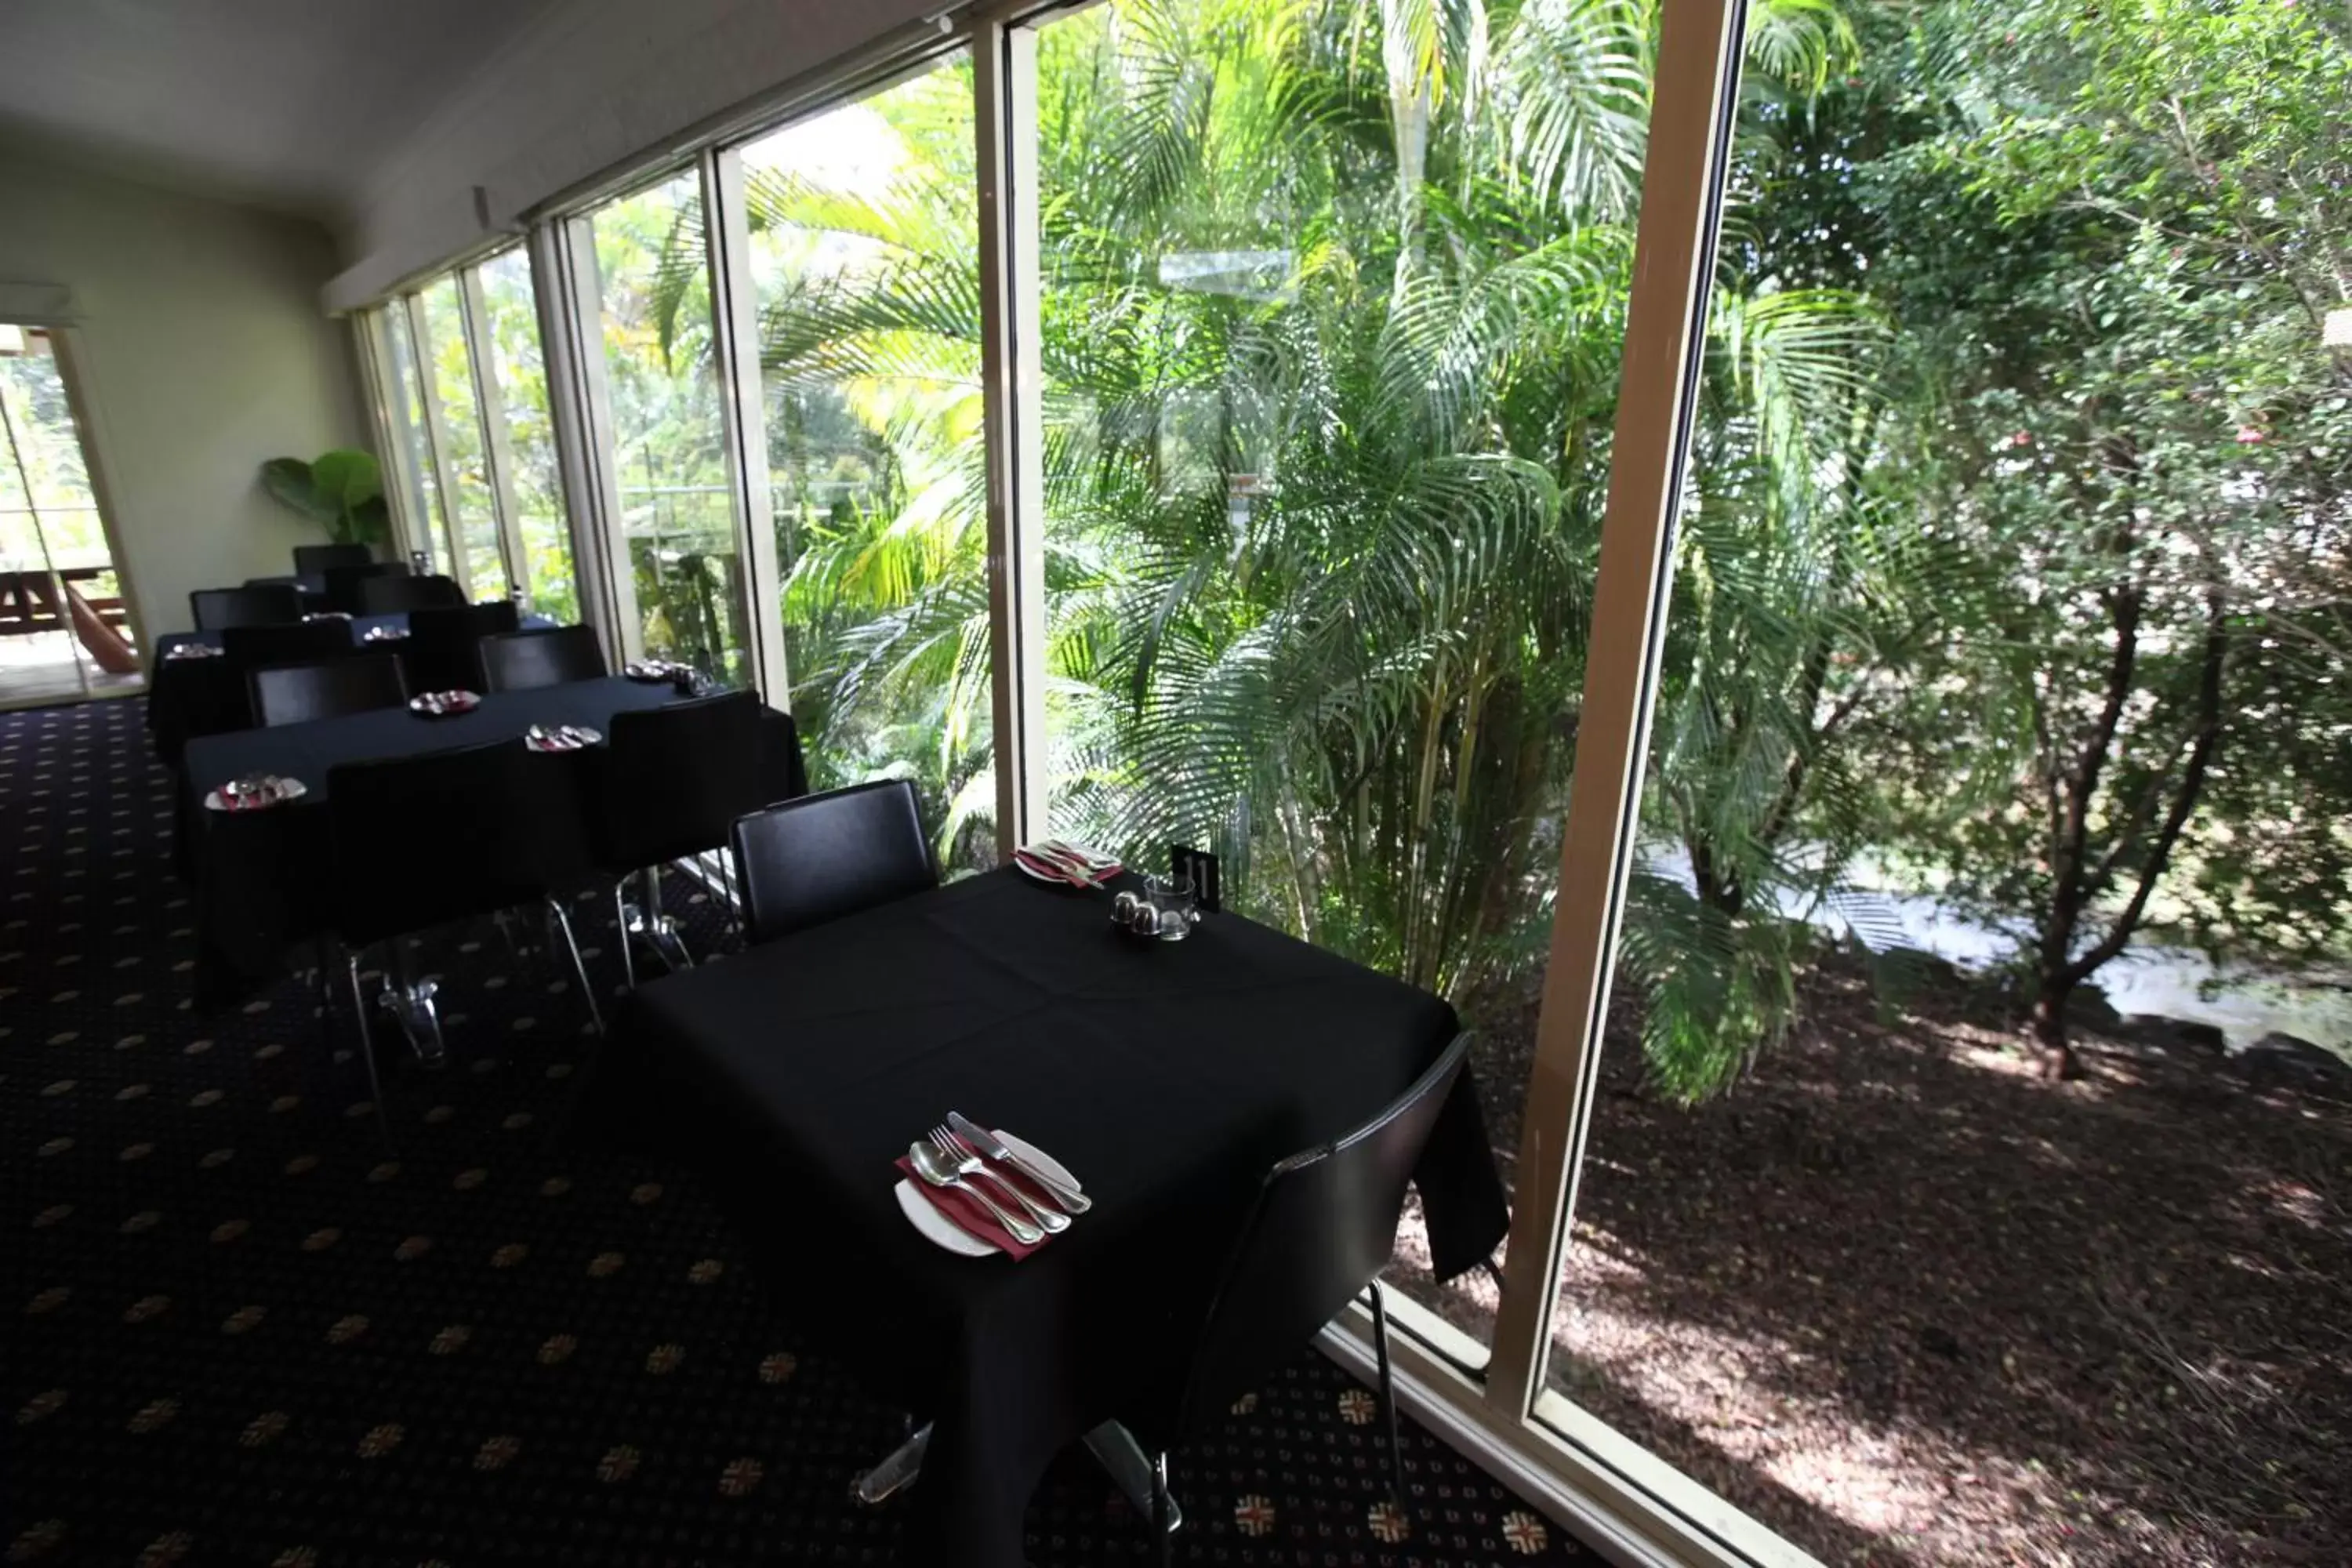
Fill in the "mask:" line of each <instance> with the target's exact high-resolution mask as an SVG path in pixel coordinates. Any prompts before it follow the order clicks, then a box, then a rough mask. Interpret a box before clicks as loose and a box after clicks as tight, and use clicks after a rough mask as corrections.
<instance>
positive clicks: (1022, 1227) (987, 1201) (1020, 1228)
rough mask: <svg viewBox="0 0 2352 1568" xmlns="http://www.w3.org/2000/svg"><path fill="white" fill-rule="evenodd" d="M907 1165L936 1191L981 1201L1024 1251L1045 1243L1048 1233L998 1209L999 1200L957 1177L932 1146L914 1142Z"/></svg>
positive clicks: (954, 1168)
mask: <svg viewBox="0 0 2352 1568" xmlns="http://www.w3.org/2000/svg"><path fill="white" fill-rule="evenodd" d="M907 1163H908V1164H909V1165H912V1166H913V1167H914V1168H915V1174H917V1175H919V1176H920V1177H922V1178H923V1180H924V1181H925V1182H927V1183H929V1184H930V1185H932V1186H935V1187H953V1188H954V1189H955V1190H956V1191H957V1192H960V1193H961V1194H964V1195H965V1196H967V1197H970V1198H973V1199H976V1200H978V1202H979V1204H980V1206H981V1207H982V1208H984V1209H986V1210H987V1211H988V1212H989V1213H990V1214H992V1215H995V1216H996V1223H997V1224H999V1225H1001V1226H1003V1227H1004V1234H1005V1235H1007V1236H1009V1237H1012V1238H1013V1240H1015V1241H1017V1242H1019V1243H1020V1244H1021V1245H1022V1246H1024V1247H1034V1246H1036V1245H1037V1244H1038V1243H1039V1242H1041V1241H1043V1240H1045V1232H1044V1231H1042V1230H1040V1229H1038V1228H1037V1227H1036V1226H1034V1225H1031V1224H1030V1223H1029V1222H1028V1221H1027V1220H1025V1219H1023V1218H1021V1217H1020V1216H1018V1215H1009V1214H1007V1213H1005V1212H1004V1211H1003V1209H1001V1208H999V1207H998V1206H997V1205H996V1200H995V1199H993V1198H992V1197H990V1196H989V1195H988V1194H986V1193H983V1192H982V1191H981V1190H980V1189H979V1188H978V1187H975V1186H973V1185H972V1184H971V1183H970V1182H967V1181H965V1180H964V1179H963V1177H962V1176H961V1174H959V1173H957V1170H956V1166H955V1163H954V1162H953V1161H951V1160H950V1159H949V1158H948V1157H947V1156H946V1155H945V1154H942V1153H940V1152H939V1151H938V1150H937V1149H935V1148H933V1147H932V1146H931V1145H930V1144H929V1143H925V1142H914V1143H909V1144H908V1145H907Z"/></svg>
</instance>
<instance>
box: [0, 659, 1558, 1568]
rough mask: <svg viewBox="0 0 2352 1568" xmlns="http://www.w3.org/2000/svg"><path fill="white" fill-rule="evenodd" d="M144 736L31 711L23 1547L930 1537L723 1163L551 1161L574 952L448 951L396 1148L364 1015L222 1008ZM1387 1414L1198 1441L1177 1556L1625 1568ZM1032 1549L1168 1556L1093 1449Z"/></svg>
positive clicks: (23, 1031)
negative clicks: (723, 1177)
mask: <svg viewBox="0 0 2352 1568" xmlns="http://www.w3.org/2000/svg"><path fill="white" fill-rule="evenodd" d="M171 829H172V802H171V781H170V779H169V776H168V775H167V774H166V773H164V772H163V769H162V768H161V767H160V766H158V765H157V764H156V763H155V762H154V760H153V757H152V753H151V752H150V750H149V748H148V745H147V742H146V737H145V733H144V731H143V730H142V712H141V709H140V705H139V704H138V703H137V702H135V701H117V702H108V703H99V704H92V705H87V706H82V707H75V708H59V709H48V710H37V711H31V712H23V713H16V714H5V715H0V1237H5V1243H0V1288H5V1295H0V1324H5V1334H0V1412H5V1415H0V1552H5V1561H7V1562H9V1563H18V1562H37V1563H66V1562H72V1563H181V1562H185V1563H256V1564H282V1565H297V1564H309V1563H388V1564H389V1563H398V1564H404V1565H405V1564H416V1563H451V1564H458V1565H472V1564H481V1563H587V1562H612V1563H669V1562H677V1563H702V1562H709V1563H745V1562H751V1561H774V1560H782V1561H790V1562H806V1563H890V1562H892V1561H894V1560H895V1555H896V1551H895V1548H896V1541H897V1536H898V1513H897V1511H896V1510H894V1509H893V1508H892V1507H890V1506H887V1505H886V1506H884V1507H882V1508H879V1509H873V1510H867V1509H862V1508H859V1507H858V1506H856V1504H854V1503H852V1502H851V1501H850V1500H849V1497H848V1493H849V1488H850V1484H851V1479H852V1478H853V1477H854V1476H855V1475H856V1473H857V1472H858V1471H859V1470H861V1469H863V1468H866V1467H867V1466H869V1465H871V1464H872V1463H873V1462H874V1460H875V1459H876V1458H878V1457H879V1456H880V1455H882V1454H883V1453H885V1452H887V1450H888V1449H889V1448H890V1447H892V1446H893V1445H894V1444H895V1443H896V1442H897V1441H898V1437H899V1436H900V1434H901V1426H900V1422H899V1419H898V1415H897V1414H896V1413H894V1412H893V1411H891V1410H889V1409H887V1408H884V1407H882V1406H880V1405H876V1404H874V1403H872V1402H870V1401H868V1400H866V1398H864V1397H863V1396H862V1395H861V1394H859V1392H858V1390H857V1388H856V1386H855V1385H854V1384H852V1382H851V1381H850V1379H849V1378H848V1377H847V1375H846V1374H845V1373H843V1372H841V1371H840V1370H838V1369H836V1368H835V1367H834V1366H832V1365H830V1364H828V1363H826V1361H825V1360H824V1358H823V1357H822V1356H821V1355H817V1354H814V1353H810V1352H808V1351H807V1350H806V1348H805V1347H803V1345H802V1344H801V1342H799V1341H798V1340H797V1339H796V1338H795V1337H794V1335H793V1331H792V1330H791V1328H790V1327H789V1325H787V1324H786V1323H784V1322H783V1321H782V1320H781V1318H780V1317H779V1315H778V1314H777V1312H776V1311H775V1310H774V1309H773V1306H772V1303H771V1302H770V1301H769V1300H767V1299H766V1298H765V1296H764V1295H763V1293H762V1290H761V1284H760V1281H759V1279H757V1278H756V1277H755V1275H754V1274H753V1271H752V1270H751V1268H750V1267H749V1266H748V1262H747V1259H746V1258H745V1257H744V1255H743V1252H742V1251H741V1249H740V1247H738V1245H737V1244H736V1242H735V1240H734V1238H733V1237H730V1235H729V1234H728V1231H727V1229H726V1227H725V1226H724V1225H723V1223H722V1222H721V1221H720V1220H719V1217H718V1215H717V1213H716V1211H715V1209H714V1208H713V1207H712V1206H711V1205H710V1204H709V1202H707V1201H706V1200H705V1198H704V1197H703V1195H702V1194H700V1193H699V1192H698V1189H697V1184H696V1180H695V1178H694V1176H693V1175H692V1173H689V1172H687V1171H683V1170H677V1169H667V1168H657V1167H654V1166H650V1165H644V1164H628V1163H618V1162H602V1163H600V1162H598V1161H595V1160H593V1159H589V1158H584V1157H581V1156H577V1155H569V1154H566V1153H565V1152H562V1151H561V1150H560V1149H559V1147H558V1145H557V1142H556V1140H555V1138H554V1136H553V1129H554V1127H555V1125H556V1123H557V1121H559V1119H560V1118H561V1116H562V1111H563V1109H564V1107H565V1105H566V1103H567V1100H568V1096H569V1092H570V1089H571V1088H572V1080H573V1072H574V1069H575V1068H578V1067H579V1066H580V1065H581V1063H582V1062H583V1061H584V1060H585V1058H586V1056H587V1054H588V1052H589V1050H590V1048H591V1047H592V1046H593V1038H592V1037H588V1036H586V1035H585V1034H584V1033H583V1026H584V1010H583V1007H582V1005H581V1001H580V998H578V997H577V996H575V995H572V994H569V991H568V988H567V987H566V986H565V984H563V982H562V978H561V976H560V973H559V972H558V970H557V969H556V967H555V966H554V965H553V964H552V963H551V962H550V961H549V958H548V955H547V954H545V953H544V952H538V953H529V954H526V955H524V956H522V957H520V958H517V957H515V956H513V955H511V954H510V953H509V951H508V949H507V946H506V944H505V942H504V941H503V939H502V938H500V937H499V935H498V933H497V932H496V931H494V930H491V929H489V928H488V927H485V928H484V929H483V930H482V931H478V932H475V933H471V934H470V935H468V936H467V937H466V938H465V939H464V940H459V939H458V938H457V937H456V936H449V937H446V938H439V939H436V940H435V941H434V942H431V943H430V944H429V945H428V946H427V947H426V949H425V952H424V953H423V954H422V957H423V959H424V963H423V967H425V969H427V970H429V971H432V972H436V973H439V974H440V975H441V977H442V980H443V993H442V996H443V1006H444V1010H445V1014H446V1016H447V1020H448V1024H449V1044H450V1065H449V1066H448V1067H447V1068H446V1069H445V1070H443V1071H441V1072H439V1073H437V1074H430V1073H426V1072H425V1071H424V1070H422V1069H420V1068H417V1067H416V1066H415V1064H414V1063H413V1062H403V1061H400V1060H399V1059H398V1054H397V1053H394V1052H391V1051H387V1052H386V1060H387V1064H388V1078H387V1082H386V1086H385V1087H386V1092H385V1101H386V1109H387V1113H388V1116H389V1119H390V1121H391V1125H392V1127H393V1130H394V1136H395V1138H396V1140H397V1143H398V1150H397V1154H396V1156H394V1155H393V1154H390V1153H388V1152H386V1150H385V1148H384V1145H383V1142H382V1140H381V1138H380V1137H379V1135H378V1132H377V1128H376V1125H375V1121H374V1118H373V1112H372V1110H371V1108H370V1107H369V1106H368V1104H367V1103H366V1093H367V1089H366V1078H365V1075H364V1073H363V1071H362V1068H361V1067H360V1064H359V1063H358V1061H357V1060H356V1059H355V1058H352V1056H351V1054H350V1052H349V1050H348V1048H347V1047H349V1044H350V1037H349V1030H350V1027H351V1025H350V1020H349V1017H348V1016H347V1015H344V1016H339V1017H338V1019H337V1020H336V1026H337V1033H336V1035H335V1036H334V1038H333V1045H332V1049H330V1047H329V1046H328V1045H327V1044H326V1043H325V1039H324V1037H323V1036H322V1034H321V1025H320V1020H319V1018H318V1016H317V1013H316V1009H315V1006H314V1005H313V1002H312V999H311V997H310V994H308V993H306V992H305V990H304V989H303V987H302V986H301V985H300V984H299V982H297V981H294V980H290V979H289V980H288V981H285V982H282V983H280V984H277V985H275V986H274V987H272V988H270V989H269V990H268V991H266V992H264V993H263V994H260V995H259V996H257V998H256V999H254V1000H253V1001H251V1002H250V1003H249V1004H248V1005H245V1006H244V1007H243V1008H242V1009H241V1010H238V1009H235V1008H232V1009H230V1010H228V1011H227V1012H226V1014H224V1015H220V1016H204V1015H202V1014H199V1013H198V1012H196V1011H194V1007H193V1004H192V1003H191V1002H190V1001H188V1000H187V999H186V998H187V997H188V996H189V994H190V992H191V984H190V971H191V970H192V968H193V955H194V930H193V927H194V909H193V907H192V905H191V903H190V900H189V897H188V894H187V890H186V889H184V887H182V886H181V885H180V884H179V883H178V882H177V881H175V880H174V879H173V873H172V865H171V845H172V837H171ZM682 891H683V889H681V892H682ZM691 912H692V913H693V914H694V915H695V916H697V917H698V927H699V929H698V932H697V934H696V936H695V942H696V945H697V946H698V949H699V948H700V947H702V946H704V945H707V944H708V943H709V941H710V939H711V936H712V934H713V932H714V931H715V929H716V923H717V922H716V920H715V917H714V916H713V915H712V913H711V911H710V910H709V909H708V907H707V906H695V907H694V908H693V909H692V910H691ZM581 914H582V917H583V942H589V943H592V944H593V943H601V945H603V946H604V948H606V949H607V951H605V952H601V953H593V952H592V956H591V957H590V959H589V965H590V970H591V973H593V974H594V975H596V977H597V983H598V984H600V985H604V984H618V979H619V963H618V957H617V955H616V954H615V953H614V952H611V951H609V948H610V942H611V935H612V931H611V925H610V921H609V918H608V919H606V920H605V921H601V922H600V921H597V920H596V919H595V918H594V916H593V913H592V912H591V910H589V909H587V908H583V910H582V911H581ZM1377 1430H1378V1427H1377V1426H1376V1425H1375V1424H1374V1422H1373V1419H1372V1402H1371V1400H1370V1396H1369V1394H1366V1393H1365V1392H1364V1391H1363V1390H1361V1389H1360V1387H1359V1386H1358V1385H1356V1384H1353V1383H1352V1382H1350V1381H1349V1379H1348V1378H1347V1377H1346V1376H1345V1375H1343V1374H1342V1373H1340V1372H1339V1370H1338V1369H1337V1368H1336V1367H1334V1366H1332V1365H1331V1364H1330V1363H1328V1362H1327V1361H1325V1360H1324V1359H1322V1358H1321V1357H1319V1356H1318V1355H1315V1354H1313V1353H1312V1352H1303V1353H1302V1354H1301V1355H1300V1356H1299V1357H1298V1359H1297V1361H1296V1362H1295V1363H1293V1364H1292V1365H1291V1366H1290V1367H1289V1368H1288V1369H1287V1370H1286V1372H1285V1373H1284V1374H1283V1375H1282V1377H1281V1378H1280V1379H1279V1380H1277V1381H1276V1382H1275V1383H1274V1384H1272V1385H1270V1386H1268V1387H1266V1388H1265V1389H1263V1390H1261V1391H1260V1392H1259V1393H1258V1394H1254V1395H1252V1396H1250V1397H1249V1398H1246V1399H1244V1400H1243V1401H1242V1402H1241V1404H1240V1405H1237V1406H1236V1408H1235V1411H1234V1415H1233V1416H1232V1418H1231V1419H1230V1420H1229V1421H1227V1422H1226V1423H1224V1424H1223V1426H1222V1427H1221V1428H1220V1429H1219V1430H1217V1431H1215V1432H1214V1433H1213V1434H1211V1435H1210V1436H1207V1437H1206V1438H1204V1439H1202V1440H1201V1441H1198V1442H1195V1443H1194V1444H1192V1445H1191V1446H1190V1447H1188V1448H1186V1449H1185V1450H1183V1451H1182V1452H1181V1453H1180V1454H1179V1455H1178V1456H1177V1457H1176V1459H1175V1475H1176V1479H1177V1489H1178V1494H1179V1496H1180V1497H1181V1499H1182V1500H1183V1501H1184V1502H1185V1504H1186V1505H1187V1507H1188V1509H1189V1510H1190V1512H1191V1516H1192V1523H1191V1525H1190V1526H1188V1528H1187V1529H1186V1530H1185V1531H1183V1533H1182V1534H1181V1536H1180V1537H1179V1541H1180V1543H1181V1544H1180V1547H1179V1556H1180V1559H1181V1560H1183V1561H1188V1562H1197V1563H1232V1564H1242V1565H1250V1564H1268V1565H1271V1564H1286V1565H1294V1568H1306V1565H1308V1564H1315V1565H1324V1564H1355V1563H1384V1564H1397V1565H1400V1568H1402V1565H1407V1564H1422V1565H1428V1568H1444V1565H1453V1564H1471V1563H1563V1562H1570V1561H1579V1562H1582V1561H1591V1559H1589V1558H1587V1557H1586V1556H1585V1555H1584V1554H1583V1553H1582V1552H1580V1549H1578V1548H1577V1547H1576V1546H1575V1545H1574V1544H1573V1542H1570V1541H1568V1540H1567V1539H1566V1538H1565V1537H1564V1536H1563V1535H1562V1533H1561V1532H1560V1531H1559V1530H1558V1529H1557V1528H1556V1527H1552V1526H1549V1525H1548V1524H1547V1523H1545V1522H1544V1521H1542V1520H1541V1518H1540V1517H1539V1516H1538V1514H1537V1513H1536V1512H1535V1511H1534V1510H1532V1509H1530V1508H1528V1507H1527V1506H1526V1505H1525V1504H1523V1503H1521V1502H1520V1501H1518V1500H1516V1499H1514V1498H1513V1497H1512V1496H1511V1495H1510V1494H1509V1493H1507V1491H1505V1490H1503V1489H1501V1488H1499V1487H1498V1486H1496V1484H1495V1483H1494V1482H1493V1481H1491V1480H1489V1479H1487V1478H1486V1476H1485V1475H1484V1474H1483V1473H1481V1472H1479V1471H1478V1470H1476V1469H1475V1468H1472V1467H1471V1466H1470V1465H1468V1464H1467V1463H1465V1461H1463V1460H1461V1459H1460V1458H1456V1457H1455V1456H1454V1454H1453V1453H1452V1452H1451V1451H1449V1450H1447V1449H1446V1448H1444V1447H1442V1446H1440V1445H1439V1444H1437V1443H1436V1442H1434V1441H1433V1440H1432V1439H1431V1438H1429V1437H1428V1436H1426V1435H1425V1434H1423V1433H1421V1432H1419V1431H1417V1430H1412V1431H1408V1433H1407V1435H1406V1447H1407V1456H1406V1464H1407V1467H1408V1474H1409V1478H1410V1480H1411V1483H1412V1492H1413V1495H1412V1508H1411V1510H1410V1512H1411V1518H1410V1521H1407V1522H1405V1523H1403V1524H1400V1522H1399V1521H1396V1520H1395V1519H1394V1517H1393V1516H1392V1514H1391V1512H1390V1510H1387V1509H1386V1507H1385V1506H1384V1505H1383V1504H1382V1503H1381V1487H1382V1483H1381V1476H1382V1475H1383V1473H1384V1471H1383V1466H1382V1460H1381V1449H1380V1447H1379V1444H1378V1440H1377V1437H1376V1436H1375V1434H1376V1433H1377ZM1029 1531H1030V1534H1029V1552H1030V1556H1031V1558H1032V1560H1033V1562H1034V1563H1036V1564H1038V1565H1039V1568H1086V1565H1091V1564H1096V1563H1123V1562H1141V1561H1148V1560H1149V1551H1148V1542H1147V1540H1146V1537H1145V1533H1144V1531H1143V1530H1142V1529H1141V1528H1140V1526H1139V1523H1138V1521H1136V1519H1135V1518H1134V1517H1133V1515H1132V1513H1131V1512H1130V1510H1129V1509H1128V1508H1127V1506H1126V1504H1125V1503H1124V1502H1123V1501H1122V1500H1118V1499H1117V1498H1116V1496H1115V1494H1114V1493H1113V1492H1112V1490H1111V1489H1110V1487H1109V1484H1108V1481H1107V1480H1106V1479H1104V1478H1103V1476H1102V1475H1101V1473H1100V1472H1099V1471H1098V1470H1097V1469H1096V1468H1094V1467H1093V1465H1092V1463H1091V1461H1089V1460H1087V1459H1086V1458H1084V1457H1083V1456H1082V1455H1074V1456H1070V1457H1066V1458H1065V1459H1064V1460H1063V1461H1062V1462H1061V1463H1060V1464H1059V1465H1058V1466H1057V1467H1056V1468H1055V1470H1054V1472H1053V1473H1052V1474H1051V1475H1050V1476H1049V1478H1048V1479H1047V1480H1046V1483H1045V1485H1044V1486H1043V1487H1042V1488H1040V1489H1039V1491H1038V1494H1037V1497H1036V1499H1035V1500H1034V1503H1033V1505H1032V1507H1031V1510H1030V1514H1029Z"/></svg>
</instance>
